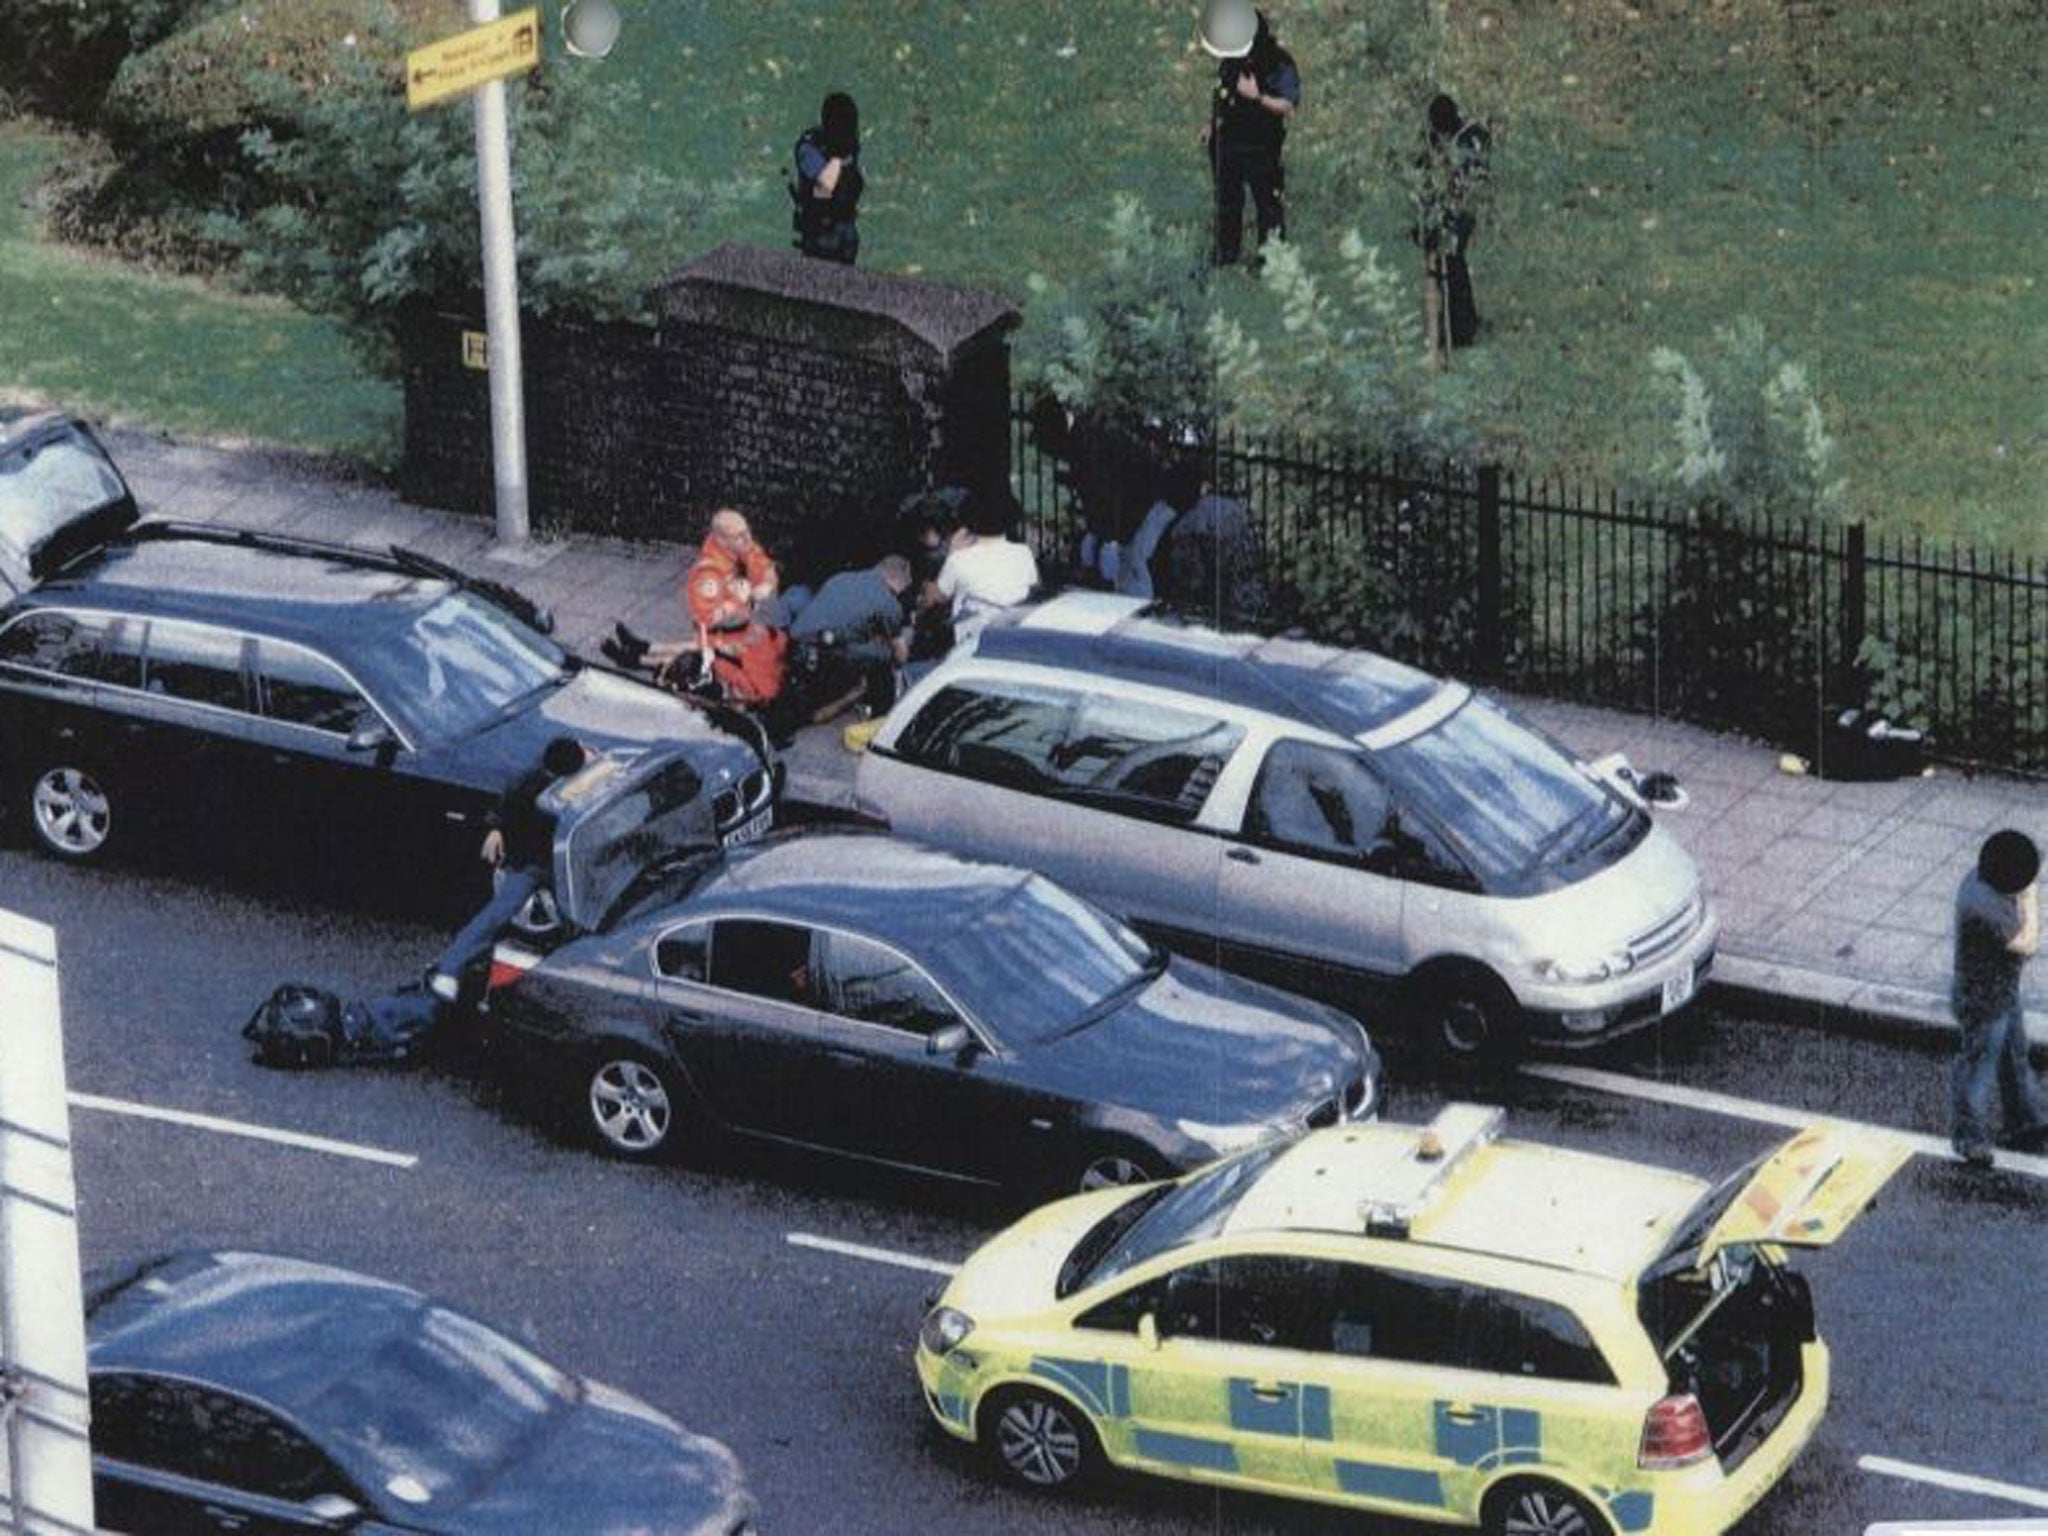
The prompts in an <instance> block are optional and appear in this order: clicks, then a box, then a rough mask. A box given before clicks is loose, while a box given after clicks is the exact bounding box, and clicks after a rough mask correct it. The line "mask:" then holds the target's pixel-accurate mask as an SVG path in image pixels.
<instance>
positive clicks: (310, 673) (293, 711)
mask: <svg viewBox="0 0 2048 1536" xmlns="http://www.w3.org/2000/svg"><path fill="white" fill-rule="evenodd" d="M256 676H257V678H258V680H259V681H260V682H261V683H262V685H263V712H264V714H266V715H268V716H269V717H270V718H271V719H273V720H283V721H286V722H288V723H290V724H292V725H305V726H310V727H312V728H313V729H314V730H316V731H328V732H330V733H332V734H334V735H336V736H346V735H348V734H350V733H351V732H353V731H354V730H356V729H357V727H358V726H360V725H361V724H363V722H364V720H365V718H366V717H368V716H369V715H370V706H369V703H368V701H367V700H365V699H364V698H363V696H362V694H361V693H360V692H358V691H357V689H356V686H355V684H353V683H351V682H350V681H349V680H348V677H347V674H345V673H344V672H343V671H342V670H341V668H339V667H337V666H336V665H334V663H333V662H331V661H328V660H326V659H325V658H324V657H320V656H316V655H314V654H313V653H312V652H311V651H302V650H300V649H299V648H298V647H297V646H295V645H279V644H278V643H277V642H275V641H272V640H258V641H257V642H256Z"/></svg>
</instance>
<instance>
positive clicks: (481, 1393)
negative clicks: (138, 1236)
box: [86, 1253, 754, 1536]
mask: <svg viewBox="0 0 2048 1536" xmlns="http://www.w3.org/2000/svg"><path fill="white" fill-rule="evenodd" d="M86 1329H87V1336H88V1339H89V1342H90V1356H89V1358H90V1366H91V1380H92V1440H93V1499H94V1502H95V1504H96V1505H97V1506H98V1519H99V1524H100V1525H101V1526H102V1527H104V1528H106V1529H109V1530H115V1531H127V1532H132V1533H135V1536H202V1533H203V1536H212V1533H215V1532H219V1531H247V1532H252V1533H253V1532H274V1533H284V1532H292V1531H339V1530H347V1531H352V1532H356V1533H359V1536H387V1533H388V1536H397V1533H401V1532H434V1533H438V1536H485V1533H488V1536H533V1533H535V1532H540V1531H562V1532H567V1531H574V1532H577V1533H578V1536H744V1533H747V1532H751V1531H752V1530H753V1529H754V1526H753V1518H754V1502H753V1499H752V1498H751V1496H750V1495H749V1494H748V1492H747V1489H746V1485H745V1483H744V1482H743V1480H742V1479H741V1476H740V1470H739V1466H738V1463H736V1462H735V1461H734V1460H733V1456H732V1453H731V1452H730V1451H728V1450H726V1448H725V1447H724V1446H722V1445H720V1444H718V1443H717V1442H716V1441H714V1440H707V1439H705V1438H704V1437H703V1436H701V1435H693V1434H691V1433H689V1432H688V1431H687V1430H685V1429H683V1428H682V1426H680V1425H679V1424H676V1423H675V1422H674V1421H673V1420H671V1419H669V1418H666V1417H665V1416H663V1415H662V1414H660V1413H658V1412H656V1411H655V1410H654V1409H653V1408H650V1407H649V1406H647V1404H645V1403H643V1402H640V1401H639V1400H638V1399H636V1398H632V1397H628V1396H627V1395H626V1394H625V1393H623V1392H620V1391H618V1390H617V1389H615V1388H612V1387H607V1386H604V1385H603V1384H601V1383H599V1382H595V1381H587V1380H583V1379H581V1378H579V1377H576V1376H572V1375H569V1374H568V1373H567V1372H565V1371H562V1370H559V1369H557V1368H556V1367H555V1366H552V1365H550V1364H548V1363H547V1361H545V1360H542V1359H541V1358H540V1357H539V1356H537V1355H535V1354H533V1353H532V1352H531V1351H529V1350H527V1349H525V1348H524V1347H522V1346H521V1345H519V1344H515V1343H514V1342H513V1341H512V1340H510V1339H507V1338H504V1337H502V1336H501V1335H499V1334H497V1333H494V1332H492V1331H491V1330H490V1329H489V1328H486V1327H485V1326H484V1325H483V1324H481V1323H479V1322H477V1321H476V1320H475V1319H474V1318H470V1317H466V1316H464V1315H463V1314H462V1313H460V1312H457V1311H454V1310H453V1309H451V1308H448V1307H445V1306H443V1305H441V1304H440V1303H438V1302H436V1301H434V1300H432V1299H430V1298H428V1297H425V1296H422V1295H420V1294H419V1293H418V1292H416V1291H412V1290H408V1289H406V1288H405V1287H404V1286H400V1285H393V1284H391V1283H389V1282H387V1281H383V1280H374V1279H371V1278H369V1277H367V1276H364V1275H358V1274H352V1273H350V1272H349V1271H347V1270H341V1269H330V1268H326V1267H324V1266H321V1265H317V1264H308V1263H303V1262H301V1261H299V1260H295V1259H282V1258H275V1257H271V1256H268V1255H261V1254H247V1253H184V1254H177V1255H173V1256H171V1257H167V1258H161V1259H153V1260H151V1261H149V1262H148V1263H145V1264H142V1265H140V1266H138V1267H136V1268H134V1269H132V1270H129V1271H128V1272H126V1273H124V1274H122V1275H120V1276H118V1277H117V1278H114V1279H113V1280H111V1281H109V1282H106V1283H103V1284H101V1285H100V1286H99V1287H98V1288H97V1289H95V1290H94V1292H93V1293H92V1294H91V1295H90V1296H89V1297H88V1299H87V1303H86Z"/></svg>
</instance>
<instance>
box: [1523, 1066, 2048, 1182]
mask: <svg viewBox="0 0 2048 1536" xmlns="http://www.w3.org/2000/svg"><path fill="white" fill-rule="evenodd" d="M1522 1071H1523V1073H1524V1074H1525V1075H1526V1076H1529V1077H1540V1078H1543V1079H1545V1080H1546V1081H1549V1082H1553V1083H1567V1084H1569V1085H1570V1086H1572V1087H1574V1088H1591V1089H1593V1090H1594V1091H1595V1092H1598V1093H1617V1094H1624V1095H1626V1096H1627V1097H1629V1098H1632V1099H1647V1100H1649V1101H1650V1102H1651V1103H1653V1104H1672V1105H1676V1106H1678V1107H1679V1108H1681V1109H1698V1110H1704V1111H1705V1112H1706V1113H1708V1114H1714V1115H1727V1116H1729V1117H1730V1118H1732V1119H1736V1120H1756V1121H1761V1122H1762V1123H1763V1124H1765V1125H1782V1126H1784V1127H1785V1128H1787V1129H1788V1130H1795V1131H1797V1130H1804V1129H1805V1128H1806V1127H1807V1126H1809V1125H1811V1124H1813V1123H1814V1121H1816V1120H1828V1121H1832V1122H1834V1123H1835V1124H1837V1125H1847V1126H1850V1127H1853V1128H1854V1129H1857V1130H1865V1131H1875V1132H1878V1133H1880V1134H1882V1135H1885V1136H1890V1137H1894V1138H1895V1139H1897V1140H1899V1141H1902V1142H1904V1143H1905V1144H1906V1145H1907V1146H1909V1147H1911V1148H1912V1149H1913V1150H1914V1151H1915V1152H1917V1153H1919V1154H1920V1155H1921V1156H1922V1157H1941V1158H1947V1159H1948V1160H1950V1161H1951V1162H1953V1161H1954V1160H1955V1155H1956V1154H1955V1149H1954V1148H1952V1147H1951V1146H1950V1145H1949V1143H1948V1138H1947V1137H1946V1136H1925V1135H1922V1134H1920V1133H1919V1132H1916V1131H1900V1130H1894V1129H1893V1128H1892V1127H1891V1126H1888V1125H1871V1124H1869V1123H1867V1122H1865V1121H1860V1120H1843V1119H1842V1118H1841V1117H1840V1116H1837V1115H1830V1114H1826V1113H1824V1112H1822V1111H1820V1110H1810V1109H1787V1108H1785V1107H1784V1106H1783V1105H1779V1104H1764V1103H1761V1102H1759V1101H1758V1100H1756V1099H1738V1098H1735V1097H1734V1096H1732V1095H1730V1094H1726V1093H1714V1092H1711V1091H1710V1090H1708V1089H1705V1088H1681V1087H1679V1086H1678V1085H1677V1084H1675V1083H1658V1082H1652V1081H1651V1080H1650V1079H1648V1078H1643V1077H1625V1076H1623V1075H1622V1074H1621V1073H1619V1072H1602V1071H1599V1070H1597V1069H1595V1068H1593V1067H1562V1066H1551V1065H1548V1064H1544V1065H1533V1066H1526V1067H1523V1068H1522ZM1998 1166H1999V1167H2000V1168H2003V1169H2006V1170H2008V1171H2010V1172H2012V1173H2024V1174H2028V1175H2031V1176H2032V1177H2034V1178H2037V1179H2048V1157H2037V1156H2033V1155H2031V1154H2028V1153H2022V1152H2000V1153H1999V1154H1998Z"/></svg>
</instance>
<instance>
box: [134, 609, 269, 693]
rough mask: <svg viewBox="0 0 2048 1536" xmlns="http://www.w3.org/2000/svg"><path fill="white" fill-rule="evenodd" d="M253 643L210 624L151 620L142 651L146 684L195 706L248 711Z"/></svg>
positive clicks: (143, 684)
mask: <svg viewBox="0 0 2048 1536" xmlns="http://www.w3.org/2000/svg"><path fill="white" fill-rule="evenodd" d="M251 644H252V642H250V641H248V640H247V639H245V638H244V637H243V636H241V635H238V634H235V633H233V632H232V631H230V630H224V629H214V628H213V627H211V626H210V625H206V624H181V623H178V622H177V621H175V620H170V619H155V620H152V621H151V622H150V626H149V637H148V640H147V642H146V644H145V648H144V652H143V680H142V686H143V687H144V688H145V689H147V690H148V691H149V692H151V693H161V694H165V695H167V696H168V697H170V698H174V699H186V700H189V701H190V702H192V703H194V704H212V705H216V706H218V707H220V708H222V709H233V710H246V709H248V707H249V699H248V691H247V688H246V687H245V686H244V683H243V661H244V652H245V651H246V650H247V649H249V648H250V646H251Z"/></svg>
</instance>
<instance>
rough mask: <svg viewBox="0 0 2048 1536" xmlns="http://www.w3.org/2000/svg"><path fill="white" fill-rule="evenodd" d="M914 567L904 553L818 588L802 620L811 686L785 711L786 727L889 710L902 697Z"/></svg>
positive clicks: (803, 658)
mask: <svg viewBox="0 0 2048 1536" xmlns="http://www.w3.org/2000/svg"><path fill="white" fill-rule="evenodd" d="M911 574H912V573H911V568H910V562H909V560H907V559H905V558H904V557H903V556H902V555H884V556H883V557H882V558H881V559H880V560H879V561H877V562H876V563H875V564H874V565H872V566H869V567H866V568H865V569H862V570H857V571H841V572H840V573H839V574H838V575H836V576H834V577H832V578H831V580H829V581H827V582H826V583H825V584H824V585H823V586H822V587H820V588H819V589H818V592H817V595H816V596H815V597H813V598H812V599H811V600H810V602H809V603H807V604H806V605H805V606H804V609H803V611H802V612H801V613H799V614H798V615H797V616H796V618H795V620H794V621H793V622H792V623H791V624H790V628H789V637H790V639H791V641H792V642H794V644H795V646H796V653H797V664H796V672H797V675H798V676H800V677H801V678H803V680H804V684H803V686H802V687H801V688H799V689H798V690H796V693H795V695H794V696H786V697H789V698H790V705H789V708H788V709H787V710H785V711H783V712H782V713H783V724H784V725H785V726H786V727H787V726H791V725H794V724H798V723H809V724H812V725H820V724H823V723H824V722H825V721H827V720H830V719H832V718H834V717H835V716H837V715H839V714H841V713H843V712H844V711H846V710H848V709H851V708H853V707H854V706H855V705H864V706H865V707H866V709H867V712H868V713H869V714H870V715H881V714H886V713H887V712H888V710H889V706H890V705H892V704H894V703H895V702H896V678H897V669H898V668H899V667H901V666H902V665H903V664H904V662H906V661H907V660H908V659H909V657H910V637H909V634H908V624H909V620H908V617H907V615H906V614H905V612H904V594H905V593H907V592H908V591H909V590H910V581H911Z"/></svg>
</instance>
